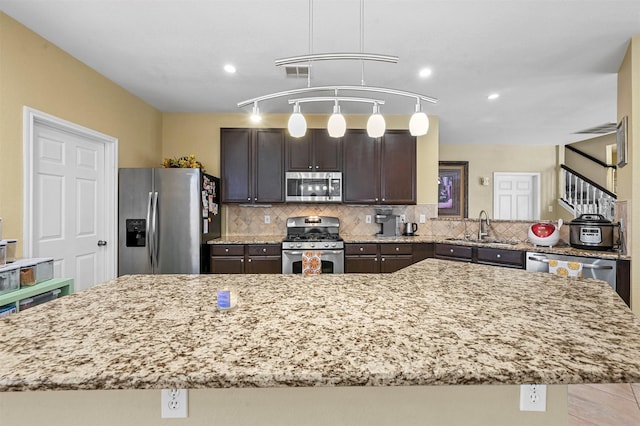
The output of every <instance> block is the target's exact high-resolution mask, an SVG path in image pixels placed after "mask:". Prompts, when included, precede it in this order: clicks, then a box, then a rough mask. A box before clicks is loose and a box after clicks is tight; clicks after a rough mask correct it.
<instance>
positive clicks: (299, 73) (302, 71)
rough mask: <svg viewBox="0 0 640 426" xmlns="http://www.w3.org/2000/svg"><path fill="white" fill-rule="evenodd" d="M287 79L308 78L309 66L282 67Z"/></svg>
mask: <svg viewBox="0 0 640 426" xmlns="http://www.w3.org/2000/svg"><path fill="white" fill-rule="evenodd" d="M284 72H285V74H286V76H287V78H307V77H309V65H293V66H289V67H284Z"/></svg>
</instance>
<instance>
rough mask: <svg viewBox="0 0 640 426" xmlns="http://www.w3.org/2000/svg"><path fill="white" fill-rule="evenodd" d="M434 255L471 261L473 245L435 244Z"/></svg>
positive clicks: (440, 257) (439, 257)
mask: <svg viewBox="0 0 640 426" xmlns="http://www.w3.org/2000/svg"><path fill="white" fill-rule="evenodd" d="M435 257H436V259H448V260H462V261H464V262H471V261H472V260H473V247H471V246H457V245H454V244H436V247H435Z"/></svg>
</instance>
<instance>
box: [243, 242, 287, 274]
mask: <svg viewBox="0 0 640 426" xmlns="http://www.w3.org/2000/svg"><path fill="white" fill-rule="evenodd" d="M245 272H246V273H247V274H280V273H282V249H281V247H280V244H252V245H248V246H247V261H246V263H245Z"/></svg>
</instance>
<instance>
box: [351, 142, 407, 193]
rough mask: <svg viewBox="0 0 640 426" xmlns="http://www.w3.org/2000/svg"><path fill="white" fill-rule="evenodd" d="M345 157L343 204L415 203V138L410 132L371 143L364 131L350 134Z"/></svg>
mask: <svg viewBox="0 0 640 426" xmlns="http://www.w3.org/2000/svg"><path fill="white" fill-rule="evenodd" d="M343 153H344V164H343V167H344V170H345V173H344V176H343V202H345V203H358V204H415V203H416V138H415V137H414V136H411V135H410V134H409V132H408V131H406V130H387V131H386V133H385V135H384V136H383V137H381V138H378V139H372V138H370V137H369V136H368V135H367V132H366V131H365V130H349V131H348V132H347V133H346V134H345V136H344V148H343Z"/></svg>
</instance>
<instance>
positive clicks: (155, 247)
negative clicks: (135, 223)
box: [153, 192, 159, 267]
mask: <svg viewBox="0 0 640 426" xmlns="http://www.w3.org/2000/svg"><path fill="white" fill-rule="evenodd" d="M158 238H159V235H158V193H157V192H154V193H153V263H154V264H155V266H156V267H157V266H158V245H159V241H158Z"/></svg>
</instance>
